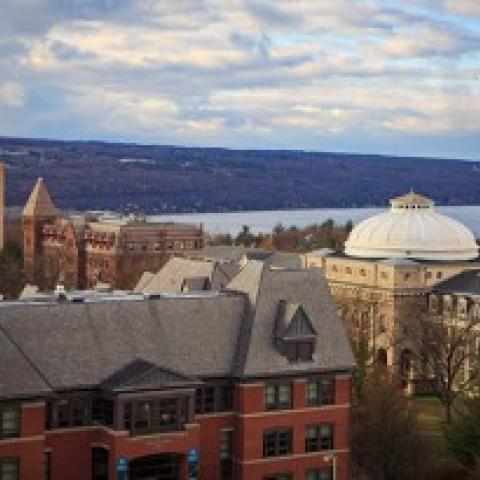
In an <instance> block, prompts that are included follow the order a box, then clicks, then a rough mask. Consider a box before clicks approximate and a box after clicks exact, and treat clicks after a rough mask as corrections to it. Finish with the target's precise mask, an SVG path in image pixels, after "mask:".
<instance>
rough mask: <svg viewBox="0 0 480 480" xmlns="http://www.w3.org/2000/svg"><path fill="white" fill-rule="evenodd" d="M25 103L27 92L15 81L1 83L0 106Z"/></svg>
mask: <svg viewBox="0 0 480 480" xmlns="http://www.w3.org/2000/svg"><path fill="white" fill-rule="evenodd" d="M24 103H25V92H24V90H23V88H22V87H21V86H20V85H19V84H18V83H15V82H5V83H3V84H0V106H5V107H21V106H23V105H24Z"/></svg>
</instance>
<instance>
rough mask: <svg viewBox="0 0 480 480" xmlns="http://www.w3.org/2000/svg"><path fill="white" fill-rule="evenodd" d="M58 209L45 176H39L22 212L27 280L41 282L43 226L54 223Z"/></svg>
mask: <svg viewBox="0 0 480 480" xmlns="http://www.w3.org/2000/svg"><path fill="white" fill-rule="evenodd" d="M56 217H57V210H56V208H55V205H54V204H53V202H52V199H51V197H50V194H49V193H48V190H47V187H46V186H45V184H44V182H43V178H38V180H37V183H36V184H35V187H34V188H33V190H32V193H31V195H30V198H29V199H28V202H27V204H26V205H25V208H24V209H23V213H22V229H23V262H24V268H25V274H26V276H27V280H28V281H29V282H31V283H37V284H38V283H41V281H42V278H43V275H42V273H43V248H42V230H43V226H44V225H45V224H48V223H52V222H53V221H54V220H55V218H56Z"/></svg>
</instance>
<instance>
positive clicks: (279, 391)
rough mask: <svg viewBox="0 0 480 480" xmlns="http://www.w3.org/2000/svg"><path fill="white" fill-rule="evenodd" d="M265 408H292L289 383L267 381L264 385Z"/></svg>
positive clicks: (290, 385)
mask: <svg viewBox="0 0 480 480" xmlns="http://www.w3.org/2000/svg"><path fill="white" fill-rule="evenodd" d="M264 396H265V410H283V409H288V408H292V384H291V383H267V384H266V385H265V391H264Z"/></svg>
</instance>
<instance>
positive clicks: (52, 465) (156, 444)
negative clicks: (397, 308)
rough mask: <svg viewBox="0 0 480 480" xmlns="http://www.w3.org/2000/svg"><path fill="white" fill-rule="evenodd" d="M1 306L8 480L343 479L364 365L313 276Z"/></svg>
mask: <svg viewBox="0 0 480 480" xmlns="http://www.w3.org/2000/svg"><path fill="white" fill-rule="evenodd" d="M0 313H1V315H0V371H1V382H0V472H2V473H1V474H0V477H1V478H2V480H38V479H40V478H44V479H46V480H65V479H68V480H86V479H93V480H114V479H117V478H118V479H126V478H127V476H126V475H127V474H126V472H125V471H126V470H128V479H129V480H147V479H148V480H153V479H154V480H178V479H182V480H183V479H187V478H197V479H198V480H329V479H330V480H331V479H332V478H334V476H335V478H336V479H337V480H346V479H347V478H348V471H349V429H350V374H351V370H352V368H353V366H354V365H353V357H352V353H351V351H350V347H349V343H348V340H347V338H346V335H345V332H344V330H343V327H342V324H341V322H340V321H339V319H338V317H337V316H336V313H335V310H334V307H333V305H332V301H331V297H330V294H329V291H328V286H327V284H326V281H325V279H324V278H323V276H322V274H321V273H320V271H319V270H317V269H311V270H303V271H286V270H270V269H268V267H265V266H264V265H263V264H261V263H259V262H251V263H249V264H248V265H247V266H246V267H245V268H244V269H243V270H242V272H240V274H239V275H237V276H236V277H235V279H234V280H233V281H232V282H231V284H230V285H229V287H228V288H227V289H226V290H225V291H224V292H223V293H218V292H217V293H213V292H203V293H199V294H191V293H190V294H188V295H173V294H170V295H169V296H164V297H162V296H157V297H155V298H144V297H143V296H141V295H136V296H135V295H129V296H126V297H124V298H121V299H119V298H116V297H112V298H110V299H105V298H104V299H103V300H98V299H94V298H93V297H92V298H89V297H86V298H84V299H83V300H82V299H79V298H78V297H75V300H73V299H69V297H68V295H67V297H65V298H63V300H62V301H59V300H57V301H54V300H51V301H45V302H44V303H43V304H42V303H40V304H39V302H36V303H34V304H32V303H28V302H26V303H22V302H18V301H17V302H0ZM212 339H215V341H213V342H212ZM334 471H335V473H334Z"/></svg>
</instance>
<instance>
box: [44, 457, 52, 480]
mask: <svg viewBox="0 0 480 480" xmlns="http://www.w3.org/2000/svg"><path fill="white" fill-rule="evenodd" d="M51 464H52V458H51V452H43V480H50V478H51Z"/></svg>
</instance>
